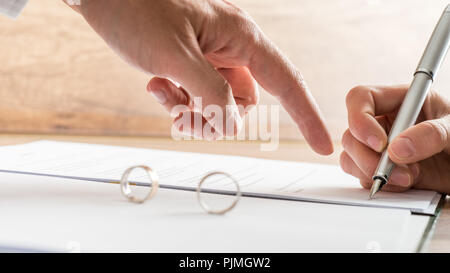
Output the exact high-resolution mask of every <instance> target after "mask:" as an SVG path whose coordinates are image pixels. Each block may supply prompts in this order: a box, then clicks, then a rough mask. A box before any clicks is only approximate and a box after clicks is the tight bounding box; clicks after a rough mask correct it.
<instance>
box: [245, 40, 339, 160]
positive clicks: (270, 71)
mask: <svg viewBox="0 0 450 273" xmlns="http://www.w3.org/2000/svg"><path fill="white" fill-rule="evenodd" d="M259 35H260V36H259V37H258V39H255V40H256V42H255V43H253V44H252V46H253V47H254V48H253V49H252V52H253V54H252V56H251V58H250V60H249V64H248V67H249V69H250V71H251V73H252V75H253V77H254V78H255V80H256V81H257V82H258V83H259V84H260V85H261V86H262V87H263V88H264V89H265V90H267V91H268V92H269V93H270V94H272V95H273V96H275V97H276V98H277V99H278V100H279V101H280V103H281V105H282V106H283V107H284V108H285V109H286V111H287V112H288V113H289V115H290V116H291V118H292V119H293V120H294V122H295V123H296V124H297V126H298V127H299V129H300V131H301V132H302V133H303V135H304V136H305V139H306V141H307V142H308V143H309V144H310V145H311V147H312V148H313V149H314V150H315V151H316V152H317V153H319V154H323V155H328V154H331V153H332V152H333V144H332V142H331V137H330V134H329V132H328V130H327V128H326V126H325V122H324V120H323V117H322V115H321V112H320V110H319V107H318V106H317V104H316V102H315V100H314V98H313V97H312V95H311V93H310V92H309V90H308V88H307V86H306V83H305V81H304V80H303V78H302V76H301V74H300V73H299V72H298V71H297V70H296V68H295V67H294V65H293V64H292V63H291V62H290V61H289V60H288V59H287V58H286V57H285V56H283V55H282V53H281V52H280V51H279V50H278V49H277V48H276V46H275V45H273V44H272V42H270V41H269V39H267V38H266V37H265V36H264V34H263V33H262V32H260V33H259Z"/></svg>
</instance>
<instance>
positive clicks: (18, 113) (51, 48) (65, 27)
mask: <svg viewBox="0 0 450 273" xmlns="http://www.w3.org/2000/svg"><path fill="white" fill-rule="evenodd" d="M233 2H234V3H236V4H237V5H238V6H240V7H242V8H244V9H245V10H247V11H248V12H249V13H250V14H251V15H252V16H253V17H254V19H255V20H256V22H257V23H258V24H260V26H261V28H262V29H263V30H264V32H265V33H266V34H267V35H268V36H269V37H270V38H271V39H272V40H273V41H274V42H275V44H277V45H278V46H279V47H280V48H281V49H282V50H283V51H284V52H285V53H286V55H287V56H288V57H289V58H290V59H291V60H292V62H293V63H294V64H295V65H296V66H297V67H299V69H300V70H301V71H302V73H303V75H304V77H305V79H306V80H307V82H308V84H309V86H310V88H311V90H312V92H313V94H314V96H315V97H316V99H317V101H318V103H319V105H320V107H321V109H322V111H323V113H324V116H325V118H326V120H327V123H328V125H329V127H330V129H331V132H332V136H333V138H334V139H339V138H340V136H341V134H342V132H343V131H344V130H345V127H346V123H347V121H346V120H347V118H346V109H345V103H344V100H345V94H346V93H347V91H348V90H349V89H350V88H351V87H353V86H355V85H357V84H394V83H395V84H396V83H407V82H409V81H410V80H411V75H412V72H413V70H414V68H415V66H416V64H417V62H418V60H419V57H420V54H421V52H422V50H423V48H424V47H425V44H426V42H427V39H428V37H429V36H430V34H431V31H432V29H433V27H434V24H435V22H436V21H437V19H438V17H439V16H440V13H441V11H442V9H443V7H444V6H445V5H446V4H447V3H446V2H447V1H445V0H434V1H426V2H424V1H421V0H397V1H387V0H367V1H360V0H342V1H334V0H324V1H315V0H235V1H233ZM405 7H407V8H405ZM136 35H139V33H136ZM448 63H449V62H446V64H445V65H444V67H443V69H442V71H441V73H440V75H441V76H439V77H438V80H437V81H436V84H435V85H434V87H435V88H436V89H437V90H441V92H442V93H444V94H446V96H449V92H448V90H449V86H450V77H448V76H447V77H446V76H444V75H449V74H450V65H448ZM0 64H1V65H0V130H1V131H4V132H41V133H70V134H108V135H159V136H167V135H169V134H170V126H171V120H170V118H169V117H168V115H167V114H166V113H165V112H164V110H163V109H162V107H160V106H159V105H158V104H157V103H156V102H155V100H154V99H153V98H152V97H151V96H149V95H148V94H147V93H146V91H145V86H146V84H147V81H148V80H149V79H150V76H149V75H145V74H143V73H142V72H139V71H136V70H134V69H133V68H130V67H129V66H128V65H126V64H125V63H124V62H123V61H122V60H120V59H119V58H118V57H117V56H116V55H115V54H114V53H113V52H112V51H111V50H110V49H109V48H108V47H107V46H106V45H105V43H104V42H103V41H102V40H101V39H100V38H99V37H98V36H97V35H96V34H95V33H94V32H93V31H92V30H91V29H90V27H89V26H88V25H87V24H86V23H85V22H84V20H83V19H82V18H81V17H80V16H79V15H78V14H76V13H75V12H73V11H72V10H71V9H70V8H68V7H66V6H65V5H64V4H63V3H62V1H57V0H39V1H30V2H29V5H28V6H27V7H26V8H25V10H24V13H23V14H22V15H21V16H20V18H19V19H18V20H16V21H14V20H10V19H7V18H0ZM261 103H263V104H274V103H277V102H276V100H275V99H274V98H272V97H271V96H269V95H267V94H266V93H264V92H263V95H262V99H261ZM280 127H281V129H280V130H281V137H283V138H288V139H299V138H301V135H300V133H299V132H298V130H297V128H296V127H295V125H294V124H293V123H292V122H291V120H290V118H289V117H288V115H287V114H286V113H285V112H284V111H283V112H282V113H281V124H280Z"/></svg>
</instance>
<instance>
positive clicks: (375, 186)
mask: <svg viewBox="0 0 450 273" xmlns="http://www.w3.org/2000/svg"><path fill="white" fill-rule="evenodd" d="M382 183H383V181H382V180H381V179H375V181H373V185H372V188H371V189H370V194H369V199H373V197H374V196H375V194H376V193H377V192H378V191H379V190H380V188H381V185H382Z"/></svg>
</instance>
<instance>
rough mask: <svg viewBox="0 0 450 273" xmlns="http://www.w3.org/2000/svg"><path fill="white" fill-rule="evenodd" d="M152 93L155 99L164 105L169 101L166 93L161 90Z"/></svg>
mask: <svg viewBox="0 0 450 273" xmlns="http://www.w3.org/2000/svg"><path fill="white" fill-rule="evenodd" d="M150 93H152V95H153V97H155V99H156V100H157V101H158V102H159V103H161V104H164V103H166V101H167V96H166V93H165V92H164V91H161V90H152V91H151V92H150Z"/></svg>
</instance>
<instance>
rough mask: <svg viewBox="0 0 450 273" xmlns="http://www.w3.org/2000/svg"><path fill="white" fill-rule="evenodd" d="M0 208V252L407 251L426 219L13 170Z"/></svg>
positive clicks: (2, 185) (0, 193)
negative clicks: (130, 193)
mask: <svg viewBox="0 0 450 273" xmlns="http://www.w3.org/2000/svg"><path fill="white" fill-rule="evenodd" d="M213 197H214V196H213ZM206 199H207V198H206V197H205V200H206ZM0 207H1V208H2V209H1V210H0V219H1V221H2V224H1V225H0V252H1V251H7V252H12V251H20V252H23V251H61V252H66V251H67V252H251V253H253V252H257V253H261V252H415V251H417V250H418V248H419V247H420V245H421V242H423V237H424V231H425V230H426V227H427V225H428V223H429V219H430V218H431V217H429V216H423V215H412V214H411V213H410V212H409V211H408V210H400V209H384V208H365V207H356V206H340V205H329V204H319V203H308V202H292V201H284V200H271V199H263V198H249V197H243V198H242V199H241V201H240V202H239V204H238V205H237V206H236V207H235V208H234V209H233V210H232V211H231V212H229V213H228V214H226V215H222V216H218V215H210V214H207V213H205V212H204V211H203V210H202V209H201V208H200V206H199V204H198V202H197V199H196V195H195V193H194V192H190V191H176V190H168V189H160V190H159V191H158V193H157V194H156V195H155V197H153V198H152V199H151V200H149V201H148V202H146V203H144V204H135V203H131V202H129V201H128V200H126V199H125V198H124V197H123V196H122V195H121V194H120V187H119V185H116V184H110V183H92V182H90V181H76V180H72V179H63V178H56V177H46V176H34V175H22V174H11V173H0ZM386 227H388V228H386Z"/></svg>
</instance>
